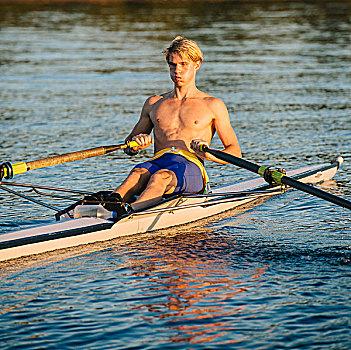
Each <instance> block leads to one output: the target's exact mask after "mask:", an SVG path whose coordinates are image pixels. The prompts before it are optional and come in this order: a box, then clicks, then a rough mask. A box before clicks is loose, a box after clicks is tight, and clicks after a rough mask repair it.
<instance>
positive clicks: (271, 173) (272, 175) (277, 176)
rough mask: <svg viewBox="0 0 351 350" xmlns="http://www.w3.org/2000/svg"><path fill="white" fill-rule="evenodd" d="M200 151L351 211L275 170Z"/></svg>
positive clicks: (340, 201)
mask: <svg viewBox="0 0 351 350" xmlns="http://www.w3.org/2000/svg"><path fill="white" fill-rule="evenodd" d="M200 151H203V152H208V153H210V154H212V155H213V156H215V157H217V158H218V159H221V160H223V161H225V162H227V163H231V164H234V165H237V166H239V167H241V168H244V169H246V170H249V171H252V172H254V173H256V174H259V175H260V176H261V177H263V178H264V179H265V180H266V181H267V182H268V183H270V184H272V183H274V184H278V185H280V184H284V185H287V186H290V187H293V188H296V189H298V190H300V191H303V192H306V193H309V194H312V195H314V196H316V197H319V198H322V199H325V200H327V201H328V202H331V203H334V204H337V205H340V206H342V207H344V208H347V209H350V210H351V202H350V201H348V200H346V199H343V198H340V197H338V196H335V195H333V194H331V193H328V192H326V191H322V190H320V189H318V188H316V187H313V186H311V185H308V184H305V183H303V182H301V181H297V180H295V179H293V178H291V177H289V176H286V175H285V174H284V173H283V172H281V171H280V170H277V169H275V168H272V167H266V166H261V167H260V166H258V165H257V164H254V163H251V162H249V161H247V160H245V159H242V158H239V157H236V156H233V155H231V154H228V153H225V152H222V151H216V150H213V149H210V148H208V147H207V146H205V145H201V146H200Z"/></svg>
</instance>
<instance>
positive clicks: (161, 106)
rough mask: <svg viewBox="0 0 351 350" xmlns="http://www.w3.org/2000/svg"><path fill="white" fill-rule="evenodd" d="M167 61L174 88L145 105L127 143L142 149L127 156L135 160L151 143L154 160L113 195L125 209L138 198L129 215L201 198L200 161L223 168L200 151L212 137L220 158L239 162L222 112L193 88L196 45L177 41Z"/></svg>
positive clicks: (217, 102)
mask: <svg viewBox="0 0 351 350" xmlns="http://www.w3.org/2000/svg"><path fill="white" fill-rule="evenodd" d="M165 58H166V61H167V63H168V66H169V71H170V77H171V79H172V81H173V83H174V88H173V90H171V91H169V92H166V93H163V94H160V95H154V96H151V97H149V98H148V99H147V100H146V102H145V103H144V106H143V108H142V111H141V115H140V118H139V121H138V122H137V123H136V125H135V126H134V128H133V130H132V132H131V133H130V134H129V136H128V137H127V138H126V141H130V140H135V141H136V142H137V143H138V144H139V145H140V146H139V147H138V148H135V149H129V150H128V151H127V152H126V153H128V154H133V153H134V154H135V153H137V151H138V149H143V148H146V147H148V146H150V145H151V144H152V143H154V152H155V156H154V158H152V159H151V160H149V161H146V162H144V163H141V164H138V165H137V166H135V167H134V169H133V170H132V171H131V173H130V174H129V176H128V177H127V178H126V180H125V181H124V182H123V183H122V184H121V185H120V186H118V187H117V188H116V190H115V191H114V194H113V195H112V197H114V198H115V200H117V201H118V200H122V201H124V202H127V203H130V202H131V201H132V199H133V198H135V196H138V197H137V199H136V200H135V201H134V202H133V203H132V204H131V205H132V208H133V209H140V208H143V207H145V206H147V205H150V204H153V203H155V202H157V201H159V200H161V199H162V197H163V196H167V195H171V194H178V193H199V192H203V191H204V189H205V187H206V182H207V179H208V178H207V175H206V171H205V169H204V166H203V159H208V160H212V161H216V162H218V163H224V162H222V161H220V160H218V159H217V158H215V157H213V156H211V155H209V154H206V153H203V152H201V151H200V150H199V147H200V145H209V144H210V142H211V140H212V137H213V136H214V134H215V132H217V133H218V136H219V138H220V140H221V141H222V143H223V146H224V152H227V153H230V154H233V155H235V156H239V157H241V151H240V146H239V143H238V140H237V137H236V135H235V132H234V130H233V128H232V126H231V124H230V120H229V114H228V111H227V108H226V106H225V105H224V103H223V102H222V101H221V100H220V99H218V98H216V97H213V96H211V95H209V94H207V93H204V92H202V91H200V90H199V89H198V88H197V87H196V84H195V77H196V73H197V71H198V70H199V68H200V66H201V63H202V60H203V54H202V52H201V50H200V48H199V47H198V45H197V44H196V43H195V42H194V41H192V40H188V39H186V38H183V37H180V36H178V37H176V38H175V39H174V40H173V41H172V43H171V45H170V46H169V47H168V48H167V49H166V51H165ZM152 131H153V136H154V141H153V140H152V138H151V136H150V133H151V132H152Z"/></svg>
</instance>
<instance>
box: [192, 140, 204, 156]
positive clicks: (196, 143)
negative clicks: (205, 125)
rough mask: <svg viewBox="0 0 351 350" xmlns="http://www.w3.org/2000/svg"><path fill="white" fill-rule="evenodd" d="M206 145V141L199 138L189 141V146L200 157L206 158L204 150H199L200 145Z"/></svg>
mask: <svg viewBox="0 0 351 350" xmlns="http://www.w3.org/2000/svg"><path fill="white" fill-rule="evenodd" d="M203 145H205V146H207V147H208V143H207V142H206V141H203V140H200V139H195V140H192V141H191V142H190V147H191V149H192V150H193V151H195V153H196V154H197V155H198V156H200V157H201V158H206V154H205V152H202V151H200V146H203Z"/></svg>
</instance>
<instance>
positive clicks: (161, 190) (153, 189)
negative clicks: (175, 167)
mask: <svg viewBox="0 0 351 350" xmlns="http://www.w3.org/2000/svg"><path fill="white" fill-rule="evenodd" d="M144 170H145V169H144ZM176 186H177V177H176V175H175V173H174V172H173V171H171V170H168V169H161V170H158V171H157V172H156V173H154V174H153V175H152V176H151V177H150V179H149V181H148V183H147V185H146V188H145V190H144V191H143V192H142V193H141V194H140V196H139V197H138V199H137V200H136V201H135V202H134V203H132V207H133V209H141V208H144V207H146V206H148V205H151V204H154V203H157V202H159V201H160V200H161V199H162V196H163V195H164V194H165V193H166V192H168V191H170V190H174V189H175V187H176ZM116 192H118V191H117V190H116Z"/></svg>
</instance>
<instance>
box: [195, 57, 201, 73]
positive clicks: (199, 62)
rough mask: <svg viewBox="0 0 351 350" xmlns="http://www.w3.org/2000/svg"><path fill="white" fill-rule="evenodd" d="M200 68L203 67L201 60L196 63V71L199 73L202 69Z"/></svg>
mask: <svg viewBox="0 0 351 350" xmlns="http://www.w3.org/2000/svg"><path fill="white" fill-rule="evenodd" d="M200 67H201V61H200V60H199V61H197V62H195V70H196V71H198V70H199V69H200Z"/></svg>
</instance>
